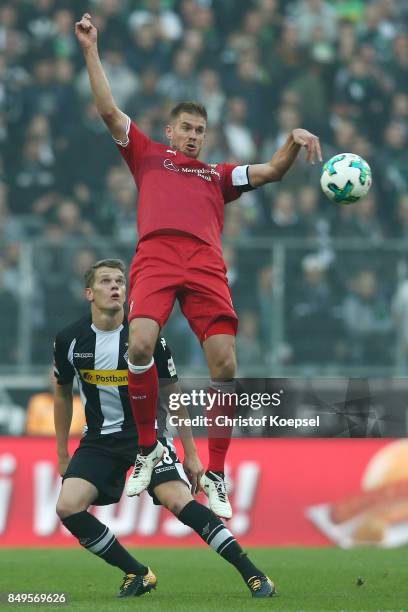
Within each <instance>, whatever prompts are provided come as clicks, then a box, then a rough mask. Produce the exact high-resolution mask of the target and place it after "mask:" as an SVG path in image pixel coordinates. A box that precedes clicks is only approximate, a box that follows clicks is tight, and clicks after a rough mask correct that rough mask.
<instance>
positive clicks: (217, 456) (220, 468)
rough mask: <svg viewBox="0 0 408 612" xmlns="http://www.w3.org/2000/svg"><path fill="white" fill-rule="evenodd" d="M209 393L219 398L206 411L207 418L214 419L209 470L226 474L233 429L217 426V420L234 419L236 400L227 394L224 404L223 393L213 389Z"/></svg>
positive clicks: (211, 431) (210, 428)
mask: <svg viewBox="0 0 408 612" xmlns="http://www.w3.org/2000/svg"><path fill="white" fill-rule="evenodd" d="M208 393H211V394H212V395H213V396H214V395H216V397H217V399H216V400H215V402H214V405H213V407H212V408H211V410H207V409H206V416H208V417H209V418H210V419H212V424H211V425H210V426H209V427H208V470H210V471H211V472H224V465H225V457H226V455H227V452H228V448H229V445H230V442H231V436H232V429H233V427H232V425H222V424H219V425H217V424H216V423H215V420H216V418H217V417H218V416H226V417H229V418H231V419H232V418H234V416H235V413H236V410H237V405H236V398H235V396H232V397H231V395H228V394H227V396H226V398H225V402H223V401H222V393H221V392H218V391H216V390H215V389H213V388H211V387H210V388H209V389H208ZM218 398H219V399H218Z"/></svg>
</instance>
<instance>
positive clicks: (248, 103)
mask: <svg viewBox="0 0 408 612" xmlns="http://www.w3.org/2000/svg"><path fill="white" fill-rule="evenodd" d="M85 11H89V12H90V13H91V15H92V18H93V22H94V24H95V25H96V27H97V29H98V37H99V39H98V40H99V43H98V46H99V51H100V55H101V58H102V62H103V66H104V68H105V71H106V74H107V76H108V79H109V82H110V84H111V87H112V90H113V93H114V97H115V100H116V102H117V104H118V106H119V107H120V108H121V109H122V110H123V111H125V112H126V113H128V114H129V115H130V116H131V117H132V118H133V119H134V120H136V121H137V122H138V124H139V126H140V127H141V129H142V130H143V131H144V132H145V133H147V134H148V135H149V136H151V137H152V138H154V139H156V140H162V141H163V140H164V131H163V128H164V125H165V124H166V122H167V118H168V113H169V110H170V109H171V108H172V106H174V104H175V103H177V102H178V101H180V100H184V99H198V100H200V101H201V102H203V103H204V104H205V105H206V107H207V110H208V115H209V127H208V134H207V139H206V145H205V150H204V151H203V159H204V160H205V161H207V162H209V163H215V162H219V161H230V162H242V163H245V162H247V163H251V162H256V161H267V160H268V159H269V158H270V157H271V156H272V155H273V153H274V151H275V150H276V149H277V148H278V147H279V146H280V145H281V144H282V143H283V142H284V141H285V139H286V137H287V134H288V133H289V132H290V131H291V130H292V129H293V128H295V127H304V128H306V129H308V130H310V131H312V132H314V133H316V134H318V135H319V137H320V139H321V144H322V150H323V156H324V159H328V158H329V157H331V156H332V155H333V154H335V153H339V152H344V151H349V152H354V153H357V154H359V155H361V156H363V157H364V158H365V159H366V160H367V161H368V162H369V164H370V165H371V167H372V171H373V176H374V185H373V188H372V190H371V192H370V194H369V196H368V197H367V198H365V200H363V201H361V202H360V203H358V204H357V205H355V206H335V205H334V204H332V203H330V202H329V201H328V200H325V199H324V196H323V195H322V193H321V191H320V188H319V175H320V167H318V165H316V166H315V167H313V168H310V167H309V166H308V165H307V164H306V163H305V161H304V158H303V155H300V156H299V159H298V160H297V162H296V163H295V165H294V167H293V168H292V169H291V171H290V172H289V173H288V175H287V176H286V177H285V178H284V180H283V181H282V182H281V183H279V184H276V185H270V186H268V187H266V188H263V189H260V190H258V191H254V192H250V193H248V194H245V195H244V196H243V197H242V198H241V200H240V202H239V203H238V204H231V205H228V207H227V210H226V219H225V228H224V239H225V258H226V261H227V264H228V267H229V279H230V284H231V287H232V291H233V295H234V302H235V304H236V307H237V310H238V313H239V315H240V317H241V327H240V335H239V337H238V356H239V361H240V363H241V364H242V365H243V366H246V365H248V366H251V365H252V366H253V365H257V364H263V365H265V364H268V363H270V364H271V365H273V364H275V363H283V364H285V363H286V364H293V365H302V364H309V363H310V364H317V365H323V364H327V363H337V364H342V363H347V364H351V365H353V364H354V365H356V366H360V365H367V366H370V365H373V366H376V365H379V366H382V365H392V363H393V361H394V360H395V348H394V347H395V341H396V337H397V336H398V337H399V338H401V337H403V342H404V346H408V286H405V284H404V278H405V276H406V268H407V265H406V263H405V256H406V253H404V251H403V250H402V251H397V252H392V250H390V249H387V250H384V249H382V245H383V244H384V240H387V239H400V240H401V239H404V238H406V237H407V236H408V154H407V144H408V143H407V140H408V27H407V21H408V3H407V2H406V0H366V1H363V0H245V1H244V0H222V2H218V1H216V0H94V1H90V2H86V3H84V2H79V0H69V1H68V0H65V1H64V0H35V1H34V0H9V1H7V0H3V2H2V3H1V7H0V309H1V313H2V316H1V318H0V362H1V363H13V362H16V361H18V360H19V359H20V358H21V355H20V356H19V355H18V350H19V349H18V348H17V345H16V342H15V333H14V334H13V330H15V329H16V326H17V325H18V317H19V305H20V304H21V303H22V300H23V299H24V296H26V295H27V287H26V284H25V283H23V279H22V278H21V274H22V270H23V268H24V266H23V265H21V253H22V250H23V249H22V244H27V242H28V239H30V240H31V239H33V240H40V242H41V240H43V241H46V244H47V245H48V246H47V247H46V248H45V247H44V246H43V245H41V244H40V245H39V246H37V247H34V251H33V254H32V258H33V261H34V264H33V267H34V278H33V279H32V283H31V287H30V300H31V302H30V315H31V325H32V328H33V330H34V333H35V336H34V342H33V343H32V344H33V348H32V349H31V351H32V352H31V355H30V359H31V360H33V361H35V362H36V363H44V364H45V363H48V362H49V359H50V354H51V351H50V343H51V339H52V336H53V334H54V333H55V332H56V331H57V330H58V329H59V328H60V327H61V326H63V325H65V324H66V323H68V322H69V321H70V320H71V319H73V318H75V317H76V316H79V315H80V314H81V313H82V312H84V311H85V310H86V305H84V302H83V299H82V274H83V272H84V270H85V269H86V268H87V267H88V266H89V265H90V263H92V261H93V260H94V258H95V257H109V256H111V255H117V254H119V255H123V256H125V258H126V259H127V261H129V260H130V257H131V254H132V249H133V248H134V244H135V241H136V239H137V236H136V229H135V213H136V207H137V195H136V191H135V187H134V184H133V181H132V177H131V176H130V173H129V172H128V170H127V168H126V167H125V166H124V164H123V162H122V161H121V158H120V156H119V154H118V152H117V151H116V148H115V146H114V145H113V143H112V141H111V139H110V136H109V134H108V132H107V130H106V128H105V126H104V124H103V123H102V121H101V120H100V118H99V117H98V114H97V112H96V109H95V107H94V105H93V103H92V98H91V93H90V88H89V82H88V76H87V72H86V70H85V68H84V61H83V56H82V52H81V49H80V47H79V45H78V44H77V41H76V38H75V34H74V23H75V21H77V20H78V19H79V18H80V17H81V15H82V14H83V13H84V12H85ZM99 237H102V238H103V244H105V245H107V244H109V241H110V240H114V241H116V243H117V244H119V245H121V247H120V248H119V250H118V249H116V250H115V252H114V253H112V252H111V247H109V248H108V250H107V247H106V246H105V247H101V246H100V244H101V243H100V240H99V241H98V238H99ZM287 239H307V240H312V242H311V243H310V244H311V245H312V246H310V247H308V246H307V245H306V246H305V245H303V246H299V245H300V243H299V245H298V246H296V247H294V248H293V249H291V250H288V251H285V255H286V256H285V259H284V261H281V262H280V263H281V267H280V268H279V266H278V262H276V261H275V260H273V259H272V257H271V251H270V247H272V246H276V245H278V244H279V243H280V242H282V241H285V240H287ZM334 239H344V242H345V244H346V245H357V246H356V247H355V248H354V250H351V251H350V250H347V249H346V250H344V251H343V250H340V251H339V250H338V249H335V248H333V240H334ZM81 240H82V242H81ZM257 240H258V242H256V241H257ZM77 241H78V242H77ZM43 244H44V243H43ZM76 244H77V245H78V246H76ZM81 245H82V246H81ZM84 245H85V246H84ZM248 245H249V246H251V245H252V246H254V245H259V248H258V246H257V247H256V249H255V250H254V249H248V248H246V247H247V246H248ZM108 251H109V252H108ZM275 256H276V252H275ZM282 265H283V268H282ZM282 287H284V302H282ZM279 299H280V300H281V301H280V302H279V303H280V310H281V311H282V303H284V312H283V314H284V317H283V318H284V320H281V321H278V322H277V321H276V320H275V318H274V313H275V312H276V311H275V309H274V305H275V302H276V300H279ZM276 303H277V302H276ZM20 316H21V311H20ZM281 319H282V317H281ZM279 330H280V331H279ZM282 330H283V331H282ZM401 330H402V331H401ZM400 332H401V333H400ZM169 334H170V336H171V337H172V338H174V340H173V344H174V343H175V346H173V350H174V353H175V355H176V360H177V358H178V361H179V362H181V363H185V364H187V365H191V364H192V365H194V364H197V365H200V363H201V362H200V360H201V356H200V352H199V347H198V345H197V343H196V340H195V339H194V337H193V336H192V333H191V332H190V331H189V329H188V327H187V324H186V323H185V321H184V320H183V319H181V317H179V316H176V317H174V318H173V319H172V320H171V322H170V325H169ZM404 334H405V335H404ZM405 336H406V339H405ZM20 350H21V347H20Z"/></svg>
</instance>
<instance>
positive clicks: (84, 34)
mask: <svg viewBox="0 0 408 612" xmlns="http://www.w3.org/2000/svg"><path fill="white" fill-rule="evenodd" d="M75 34H76V37H77V39H78V41H79V44H80V45H81V47H82V50H83V52H84V57H85V62H86V67H87V70H88V75H89V81H90V83H91V89H92V95H93V99H94V102H95V106H96V108H97V110H98V113H99V114H100V116H101V117H102V119H103V120H104V122H105V123H106V125H107V126H108V129H109V130H110V132H111V134H112V136H113V137H114V138H115V139H116V140H120V141H121V142H126V141H127V133H126V128H127V126H128V117H127V115H125V113H123V112H122V111H121V110H120V109H119V108H118V107H117V106H116V103H115V100H114V99H113V95H112V91H111V88H110V85H109V82H108V79H107V78H106V74H105V72H104V69H103V67H102V64H101V60H100V58H99V53H98V46H97V39H98V32H97V29H96V28H95V26H94V25H93V24H92V23H91V16H90V14H89V13H85V14H84V15H83V17H82V19H81V21H78V22H77V23H76V24H75Z"/></svg>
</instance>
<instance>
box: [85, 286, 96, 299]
mask: <svg viewBox="0 0 408 612" xmlns="http://www.w3.org/2000/svg"><path fill="white" fill-rule="evenodd" d="M85 297H86V299H87V300H88V302H93V299H94V296H93V291H92V289H91V288H90V287H86V288H85Z"/></svg>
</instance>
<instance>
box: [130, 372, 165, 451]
mask: <svg viewBox="0 0 408 612" xmlns="http://www.w3.org/2000/svg"><path fill="white" fill-rule="evenodd" d="M128 390H129V400H130V405H131V408H132V414H133V420H134V422H135V424H136V427H137V433H138V437H139V446H153V444H154V443H155V442H156V439H157V436H156V429H155V421H156V413H157V399H158V395H159V379H158V376H157V368H156V365H155V364H153V365H152V366H151V367H150V368H149V369H148V370H146V371H145V372H142V374H134V373H133V372H131V371H130V370H129V372H128Z"/></svg>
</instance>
